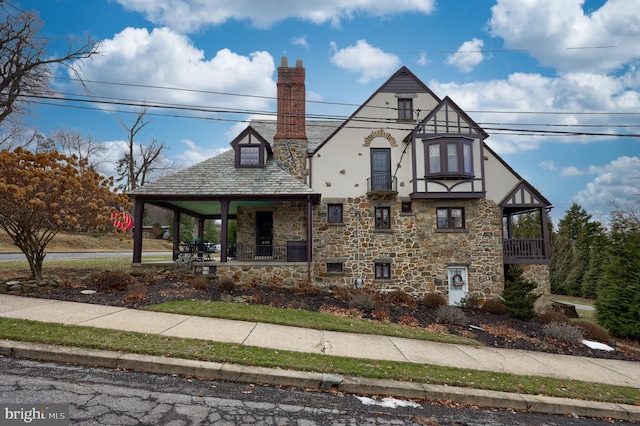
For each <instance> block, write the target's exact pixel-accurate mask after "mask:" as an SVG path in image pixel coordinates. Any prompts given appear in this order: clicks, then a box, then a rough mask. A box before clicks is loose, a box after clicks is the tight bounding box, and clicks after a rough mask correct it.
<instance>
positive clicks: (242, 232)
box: [236, 202, 307, 246]
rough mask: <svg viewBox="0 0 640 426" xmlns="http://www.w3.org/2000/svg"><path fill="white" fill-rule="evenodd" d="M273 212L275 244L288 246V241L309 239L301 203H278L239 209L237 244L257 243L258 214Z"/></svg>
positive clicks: (305, 217) (303, 206) (303, 205)
mask: <svg viewBox="0 0 640 426" xmlns="http://www.w3.org/2000/svg"><path fill="white" fill-rule="evenodd" d="M258 211H270V212H273V244H274V245H283V246H284V245H286V244H287V241H292V240H293V241H300V240H306V239H307V216H306V212H305V204H304V203H301V202H292V203H285V202H277V203H274V205H273V206H272V207H239V208H238V211H237V217H236V219H237V223H238V228H237V235H236V243H237V244H244V245H254V244H255V243H256V212H258Z"/></svg>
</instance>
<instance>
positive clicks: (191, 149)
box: [174, 123, 247, 167]
mask: <svg viewBox="0 0 640 426" xmlns="http://www.w3.org/2000/svg"><path fill="white" fill-rule="evenodd" d="M238 124H243V127H242V129H244V128H245V127H247V124H246V123H238ZM238 133H239V132H238ZM180 143H181V144H182V145H184V146H185V148H184V149H183V151H182V152H181V153H180V154H178V155H175V156H174V158H175V159H176V160H178V161H179V162H180V163H181V166H184V167H189V166H192V165H194V164H196V163H200V162H201V161H204V160H205V159H207V158H211V157H215V156H216V155H219V154H222V153H223V152H225V151H228V150H229V149H231V148H230V147H223V148H216V147H211V146H209V147H201V146H198V145H196V144H195V143H194V142H193V141H191V140H188V139H183V140H181V141H180Z"/></svg>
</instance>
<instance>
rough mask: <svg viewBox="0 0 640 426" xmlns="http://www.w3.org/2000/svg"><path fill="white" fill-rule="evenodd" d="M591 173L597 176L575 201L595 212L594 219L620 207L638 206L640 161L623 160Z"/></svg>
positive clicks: (628, 158)
mask: <svg viewBox="0 0 640 426" xmlns="http://www.w3.org/2000/svg"><path fill="white" fill-rule="evenodd" d="M589 172H591V173H596V174H597V176H596V177H595V179H593V180H592V181H591V182H589V183H588V184H587V186H586V187H585V189H583V190H582V191H580V192H579V193H578V194H577V195H576V196H575V197H574V198H573V200H572V201H574V202H576V203H577V204H579V205H581V206H582V207H583V208H584V209H585V210H587V211H589V212H591V213H592V214H593V215H594V217H606V216H607V215H608V214H609V212H611V211H612V210H615V209H616V208H626V207H629V206H633V205H635V206H636V207H637V203H638V200H639V199H640V195H639V189H640V181H639V177H640V158H639V157H628V156H623V157H619V158H617V159H616V160H613V161H611V162H610V163H609V164H606V165H604V166H601V167H597V166H592V167H590V168H589Z"/></svg>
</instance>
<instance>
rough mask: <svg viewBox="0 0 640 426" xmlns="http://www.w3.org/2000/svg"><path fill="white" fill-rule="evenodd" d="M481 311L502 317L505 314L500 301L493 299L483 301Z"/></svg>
mask: <svg viewBox="0 0 640 426" xmlns="http://www.w3.org/2000/svg"><path fill="white" fill-rule="evenodd" d="M482 310H483V311H485V312H486V313H488V314H492V315H502V314H504V313H505V312H506V311H505V308H504V303H502V300H500V299H498V298H495V297H494V298H492V299H487V300H485V302H484V304H483V305H482Z"/></svg>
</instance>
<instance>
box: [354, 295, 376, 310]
mask: <svg viewBox="0 0 640 426" xmlns="http://www.w3.org/2000/svg"><path fill="white" fill-rule="evenodd" d="M349 307H350V308H356V309H360V310H362V311H367V312H369V311H372V310H373V309H374V308H375V307H376V304H375V302H374V301H373V298H372V297H371V295H370V294H369V293H366V292H357V293H355V294H354V295H353V296H351V299H350V300H349Z"/></svg>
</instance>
